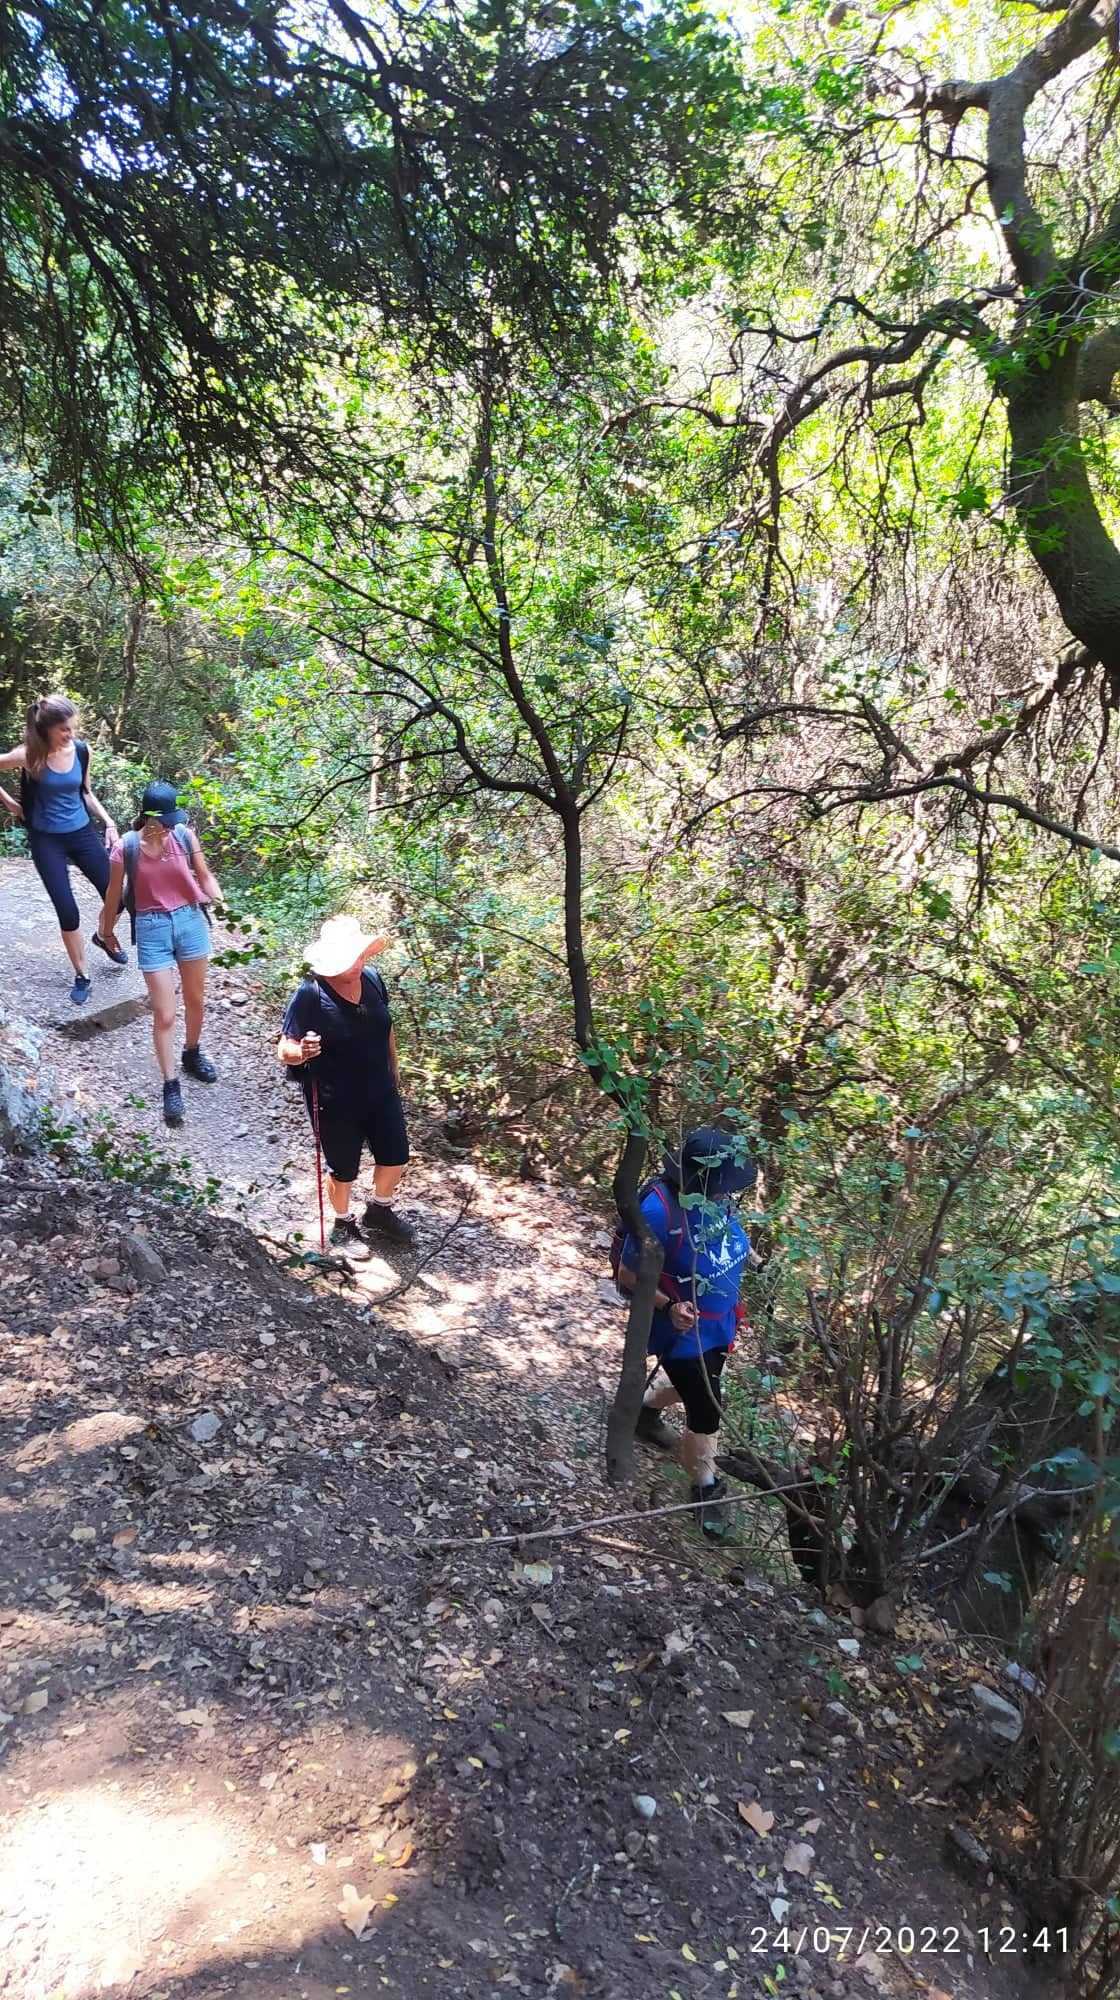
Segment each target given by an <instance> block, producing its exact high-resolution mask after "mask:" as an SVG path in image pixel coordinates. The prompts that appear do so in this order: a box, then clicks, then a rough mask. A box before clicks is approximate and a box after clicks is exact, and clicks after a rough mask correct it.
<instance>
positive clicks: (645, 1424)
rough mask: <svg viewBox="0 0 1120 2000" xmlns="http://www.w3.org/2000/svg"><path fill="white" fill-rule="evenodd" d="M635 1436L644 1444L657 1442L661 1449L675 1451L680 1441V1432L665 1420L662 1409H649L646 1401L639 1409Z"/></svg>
mask: <svg viewBox="0 0 1120 2000" xmlns="http://www.w3.org/2000/svg"><path fill="white" fill-rule="evenodd" d="M634 1436H635V1437H636V1438H638V1439H639V1441H640V1442H641V1443H642V1444H655V1445H656V1446H657V1448H658V1450H659V1451H674V1450H675V1449H676V1447H677V1445H678V1444H679V1443H680V1434H679V1432H677V1431H675V1430H674V1429H673V1426H672V1424H667V1423H666V1422H665V1419H664V1417H663V1416H662V1414H661V1412H660V1410H651V1409H648V1408H647V1406H646V1404H645V1403H643V1404H642V1407H641V1409H640V1410H639V1411H638V1421H637V1423H636V1424H635V1425H634Z"/></svg>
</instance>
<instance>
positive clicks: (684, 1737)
mask: <svg viewBox="0 0 1120 2000" xmlns="http://www.w3.org/2000/svg"><path fill="white" fill-rule="evenodd" d="M79 893H80V895H81V892H79ZM82 906H83V918H84V919H85V918H87V917H88V919H89V920H90V922H91V923H92V918H93V915H94V912H95V899H94V898H92V897H91V896H89V895H88V894H87V895H85V896H84V897H83V898H82ZM0 910H2V913H3V926H2V930H0V937H2V940H3V942H2V945H0V953H2V957H0V972H2V987H0V992H2V999H3V1009H4V1016H5V1021H6V1024H7V1025H6V1028H5V1030H4V1031H3V1033H2V1034H0V1061H4V1060H5V1040H4V1036H5V1035H6V1036H7V1038H8V1039H7V1051H8V1056H9V1057H11V1055H12V1053H13V1051H14V1053H15V1055H17V1056H18V1058H19V1065H21V1066H22V1073H23V1075H24V1076H25V1077H28V1076H31V1075H33V1076H34V1077H35V1079H36V1087H37V1090H38V1093H39V1094H40V1096H42V1097H44V1098H49V1099H50V1101H51V1103H52V1105H53V1106H54V1107H55V1108H54V1114H53V1115H54V1117H55V1118H56V1120H57V1121H60V1122H61V1123H63V1124H65V1123H67V1122H69V1121H74V1122H81V1123H82V1125H83V1126H84V1128H85V1130H86V1132H87V1133H89V1132H94V1133H96V1131H97V1129H98V1128H97V1124H96V1120H97V1117H98V1114H100V1113H102V1112H106V1111H107V1112H109V1113H110V1114H111V1115H112V1117H113V1119H114V1120H115V1121H116V1124H117V1127H118V1128H119V1130H118V1131H117V1132H116V1134H115V1136H114V1139H113V1144H114V1147H115V1149H116V1153H117V1156H118V1162H119V1158H120V1155H121V1154H122V1153H123V1154H124V1155H125V1156H128V1155H130V1154H131V1156H132V1157H133V1158H134V1159H135V1157H136V1156H137V1154H138V1153H141V1152H143V1150H144V1149H145V1148H147V1149H149V1151H150V1153H151V1155H152V1156H154V1157H155V1158H157V1159H168V1160H171V1161H173V1162H178V1161H180V1160H184V1159H185V1160H187V1161H188V1162H189V1168H190V1174H191V1177H192V1179H193V1180H194V1182H195V1183H196V1184H198V1185H201V1184H203V1183H205V1182H206V1181H207V1180H208V1179H213V1180H215V1181H217V1182H219V1183H220V1188H219V1189H218V1190H217V1202H216V1204H211V1205H210V1206H209V1207H205V1206H204V1207H199V1206H193V1207H192V1206H187V1205H184V1204H182V1203H180V1202H176V1201H175V1200H173V1199H170V1198H169V1195H168V1193H167V1192H166V1191H161V1190H160V1189H159V1188H157V1187H154V1186H152V1185H145V1173H146V1176H147V1179H148V1180H149V1181H150V1180H151V1179H152V1170H151V1168H150V1167H149V1168H148V1169H147V1170H142V1171H141V1178H140V1180H139V1181H137V1180H134V1179H130V1178H127V1177H124V1178H121V1177H118V1178H110V1179H108V1180H106V1179H104V1178H102V1177H101V1176H100V1175H99V1173H98V1172H97V1170H96V1166H95V1163H94V1162H92V1161H91V1160H90V1159H89V1157H88V1155H86V1154H84V1153H83V1152H82V1151H81V1150H80V1148H79V1149H78V1150H74V1149H73V1148H71V1149H70V1150H69V1151H68V1150H66V1149H65V1148H58V1147H55V1148H54V1149H53V1150H52V1151H48V1152H38V1153H35V1154H33V1155H31V1156H30V1157H27V1158H24V1157H20V1156H18V1155H13V1154H7V1155H5V1154H3V1153H0V1274H2V1278H3V1295H2V1300H0V1313H2V1320H0V1339H2V1353H3V1369H2V1375H0V1448H2V1451H3V1461H4V1467H5V1476H4V1483H3V1492H2V1494H0V1758H2V1787H0V1803H2V1805H3V1808H4V1811H3V1819H2V1822H0V1993H2V1994H3V1995H4V1996H5V2000H9V1996H10V2000H94V1996H97V1995H109V1996H114V1997H115V2000H126V1996H127V2000H219V1996H223V2000H224V1996H227V1995H239V1996H242V1995H244V1996H252V1997H253V2000H328V1996H346V1995H353V1996H373V1995H379V1994H384V1993H389V1994H398V1995H404V1996H411V1995H425V1996H427V1995H431V1996H437V2000H452V1996H472V2000H473V1996H484V1995H494V1994H497V1993H501V1992H504V1991H512V1992H514V1993H518V1994H524V1995H529V1996H534V1997H535V1996H560V1997H561V2000H571V1996H580V1995H585V1996H587V2000H646V1996H650V1995H653V1996H665V2000H715V1996H721V2000H747V1996H751V2000H754V1996H762V1995H765V1994H769V1995H775V1994H778V1995H782V1994H792V1995H799V1996H802V2000H834V1996H840V1995H845V1996H846V1995H851V1996H854V2000H866V1997H867V1996H876V1995H878V1996H883V2000H901V1996H913V1995H914V1994H916V1993H919V1994H925V1995H927V1996H929V2000H936V1996H939V1995H940V1996H941V2000H945V1996H948V2000H1020V1997H1021V1996H1022V2000H1025V1996H1027V1995H1036V1994H1038V1993H1040V1992H1041V1991H1042V1990H1043V1989H1044V1987H1045V1985H1046V1983H1047V1981H1048V1980H1049V1978H1050V1976H1051V1973H1052V1971H1053V1970H1054V1964H1053V1962H1052V1961H1049V1960H1045V1959H1044V1960H1042V1961H1039V1960H1036V1961H1035V1962H1034V1963H1027V1962H1026V1960H1025V1958H1024V1957H1023V1956H1022V1955H1021V1954H1020V1953H1019V1952H1018V1950H1016V1951H1015V1952H1013V1953H1006V1952H1005V1953H1003V1954H1001V1955H997V1956H996V1957H995V1959H994V1962H992V1961H990V1960H989V1958H988V1957H987V1956H986V1955H985V1951H984V1949H983V1939H982V1937H981V1927H982V1926H984V1927H987V1928H988V1929H989V1930H990V1932H991V1933H992V1937H993V1938H994V1937H995V1935H996V1933H997V1932H998V1931H999V1928H1000V1926H1001V1925H1007V1926H1011V1927H1012V1928H1013V1929H1014V1932H1015V1934H1016V1936H1017V1937H1021V1936H1022V1935H1023V1933H1024V1932H1025V1931H1026V1930H1027V1929H1028V1928H1030V1927H1032V1926H1033V1929H1037V1928H1038V1925H1037V1923H1036V1922H1035V1919H1034V1917H1033V1915H1032V1914H1030V1913H1029V1912H1028V1911H1027V1909H1026V1908H1025V1907H1024V1905H1023V1902H1022V1900H1021V1898H1020V1897H1019V1895H1018V1894H1017V1890H1016V1877H1015V1872H1014V1869H1013V1868H1012V1867H1011V1866H1009V1865H1008V1863H1007V1861H1006V1859H1000V1858H997V1855H996V1851H995V1848H996V1843H995V1838H994V1836H995V1835H996V1834H997V1833H999V1832H1001V1831H1002V1832H1003V1833H1004V1834H1006V1826H1005V1825H1003V1826H1002V1827H1001V1825H1000V1824H999V1823H997V1822H998V1820H999V1815H998V1813H997V1811H996V1808H994V1807H988V1806H983V1807H980V1806H979V1805H978V1802H977V1799H976V1797H975V1796H973V1795H972V1794H970V1793H969V1791H968V1790H967V1786H968V1784H969V1783H970V1782H972V1781H974V1779H975V1776H976V1771H977V1769H981V1770H982V1769H984V1768H985V1763H988V1764H990V1763H991V1762H992V1761H993V1759H994V1754H995V1753H994V1752H992V1750H991V1746H990V1745H989V1746H988V1751H987V1752H986V1753H984V1752H982V1751H981V1752H978V1747H977V1746H978V1735H977V1730H978V1717H979V1716H980V1715H982V1713H983V1708H982V1704H981V1703H980V1702H978V1701H977V1700H976V1698H975V1694H974V1690H975V1689H976V1688H977V1687H980V1688H984V1687H985V1686H986V1685H990V1686H991V1687H993V1688H994V1687H995V1679H994V1663H992V1662H986V1661H985V1660H984V1659H983V1658H982V1657H981V1655H980V1654H979V1653H978V1651H977V1650H976V1649H975V1648H971V1649H966V1648H965V1647H964V1646H963V1644H962V1642H961V1641H960V1640H959V1639H958V1638H957V1636H956V1635H955V1634H953V1633H951V1632H950V1631H949V1629H948V1628H947V1627H944V1626H942V1625H940V1623H939V1622H937V1621H934V1620H931V1619H929V1618H928V1617H925V1618H923V1617H922V1616H921V1615H920V1614H919V1613H915V1614H914V1618H913V1620H912V1622H911V1623H910V1624H909V1625H908V1624H907V1623H906V1621H905V1620H904V1621H903V1622H902V1624H901V1626H900V1631H899V1634H898V1635H896V1636H895V1637H894V1638H892V1639H889V1640H877V1639H874V1638H870V1637H868V1636H867V1635H861V1636H860V1638H856V1637H855V1636H854V1635H853V1632H852V1628H851V1626H850V1624H849V1623H847V1622H846V1621H845V1620H843V1619H841V1618H840V1617H838V1616H833V1615H832V1614H830V1613H829V1612H826V1611H824V1610H821V1609H820V1608H818V1607H816V1606H815V1605H813V1604H811V1603H809V1602H807V1601H806V1600H805V1598H804V1597H803V1596H799V1595H798V1594H797V1593H796V1592H795V1591H794V1590H793V1589H791V1588H790V1587H789V1585H788V1583H787V1582H785V1581H784V1580H783V1579H782V1574H781V1569H780V1566H777V1567H774V1566H771V1567H770V1569H769V1570H767V1556H766V1551H765V1549H764V1547H762V1546H761V1545H760V1543H759V1541H758V1540H757V1522H758V1521H759V1519H760V1518H762V1519H765V1518H766V1516H765V1514H764V1511H763V1510H762V1509H761V1508H760V1507H759V1506H758V1505H756V1506H755V1508H754V1509H753V1511H752V1513H751V1515H750V1517H749V1518H750V1519H751V1520H752V1522H754V1523H755V1524H756V1526H755V1527H752V1528H751V1529H750V1530H749V1532H748V1530H746V1529H741V1530H740V1531H739V1534H738V1536H737V1538H736V1539H735V1540H734V1541H732V1542H731V1543H729V1544H727V1545H724V1546H722V1547H719V1548H711V1547H709V1546H708V1545H707V1544H706V1543H705V1542H704V1541H703V1539H702V1538H701V1537H700V1536H699V1535H698V1534H697V1533H696V1532H695V1529H694V1528H693V1527H692V1525H691V1523H690V1521H689V1519H688V1517H687V1516H684V1517H681V1516H673V1515H668V1516H660V1515H658V1516H653V1517H651V1518H648V1519H643V1518H641V1510H642V1509H648V1508H650V1507H654V1506H666V1505H670V1504H673V1503H675V1502H676V1501H678V1500H681V1499H683V1498H685V1497H686V1493H685V1489H684V1487H683V1482H682V1480H681V1476H680V1475H679V1473H678V1472H677V1471H676V1469H675V1468H674V1467H672V1466H666V1465H665V1464H664V1463H663V1462H662V1461H660V1460H656V1459H654V1458H653V1457H652V1455H650V1456H648V1457H643V1469H642V1477H641V1479H640V1481H639V1483H638V1485H637V1486H636V1487H635V1488H634V1489H631V1490H630V1491H629V1492H627V1493H625V1494H621V1493H619V1492H618V1491H615V1490H611V1489H608V1488H607V1487H606V1486H605V1485H604V1483H603V1481H602V1477H601V1472H600V1465H601V1457H602V1436H603V1424H604V1417H605V1399H606V1397H607V1396H608V1395H609V1393H610V1391H611V1389H612V1388H613V1380H614V1372H615V1368H616V1364H617V1355H618V1348H619V1341H620V1336H621V1317H620V1313H619V1309H618V1307H617V1305H616V1304H614V1303H612V1302H611V1300H610V1296H609V1286H606V1285H604V1283H603V1266H604V1255H605V1252H604V1238H603V1221H602V1217H601V1216H598V1217H597V1216H594V1215H592V1214H590V1213H588V1211H587V1209H586V1207H585V1206H584V1205H583V1204H581V1202H580V1201H579V1200H578V1199H577V1198H576V1197H575V1196H574V1195H572V1194H571V1193H570V1192H569V1191H567V1190H564V1189H562V1188H559V1187H555V1186H544V1185H527V1184H523V1183H521V1182H518V1181H509V1182H506V1181H500V1180H498V1179H495V1178H494V1177H492V1176H490V1175H487V1174H485V1173H483V1172H481V1171H479V1170H478V1169H476V1168H475V1167H474V1166H473V1165H472V1164H471V1163H470V1162H469V1161H464V1160H450V1159H444V1158H439V1157H436V1156H435V1154H434V1153H433V1152H432V1151H431V1150H430V1148H429V1150H427V1151H425V1126H424V1121H423V1119H422V1118H417V1119H416V1120H415V1121H414V1131H415V1133H416V1135H417V1137H418V1140H419V1147H418V1150H419V1154H420V1157H419V1158H418V1159H417V1160H416V1162H415V1163H414V1165H413V1166H412V1167H411V1168H410V1169H409V1173H408V1176H407V1180H406V1183H405V1196H406V1199H405V1201H404V1203H403V1205H404V1206H405V1207H406V1208H407V1209H408V1211H409V1212H410V1213H411V1215H412V1217H413V1219H414V1220H415V1222H416V1224H417V1228H418V1232H419V1244H418V1250H417V1253H416V1255H414V1256H410V1258H409V1259H402V1260H400V1261H395V1262H392V1263H390V1262H388V1261H385V1260H381V1259H375V1260H374V1261H373V1262H372V1263H371V1264H370V1265H368V1266H365V1267H362V1268H361V1270H360V1272H359V1274H358V1275H357V1276H356V1277H355V1279H354V1281H353V1282H346V1281H345V1280H343V1279H340V1278H339V1277H338V1276H336V1275H335V1274H331V1273H327V1274H326V1275H322V1274H319V1275H314V1274H311V1273H309V1272H308V1271H307V1270H306V1269H302V1270H293V1269H289V1268H287V1266H286V1265H285V1263H284V1253H283V1250H282V1247H281V1246H282V1244H283V1243H284V1241H285V1240H287V1239H289V1238H290V1237H291V1235H292V1232H293V1231H294V1230H296V1229H301V1230H303V1231H304V1232H305V1233H306V1234H310V1233H311V1230H312V1227H313V1215H314V1201H315V1197H314V1185H313V1163H312V1158H311V1156H310V1149H309V1146H308V1141H307V1132H306V1126H305V1124H304V1120H303V1112H302V1105H301V1104H300V1101H299V1098H298V1093H297V1092H295V1091H294V1090H293V1089H292V1087H291V1086H290V1085H286V1084H285V1083H284V1081H283V1079H282V1078H281V1077H280V1076H279V1074H278V1071H277V1066H276V1064H275V1061H274V1057H273V1052H272V1051H273V1044H274V1041H275V1035H276V1030H277V1023H276V1020H275V1017H274V1014H273V1013H272V1012H271V1011H270V1010H269V1009H268V1008H266V1007H265V1006H264V1005H263V1003H262V1002H261V1001H260V1000H259V998H258V996H257V995H256V994H255V992H254V991H253V989H252V986H251V984H250V983H249V982H248V981H247V979H246V978H245V977H244V976H243V975H242V974H241V973H240V972H239V973H237V974H236V975H234V974H232V973H223V972H221V971H218V972H215V974H214V1004H213V1006H212V1009H211V1015H210V1020H211V1028H210V1030H209V1032H208V1034H207V1037H206V1041H205V1044H204V1045H205V1046H207V1048H208V1049H209V1051H210V1053H211V1054H212V1055H213V1056H214V1058H215V1060H216V1061H217V1063H218V1065H219V1068H220V1070H221V1080H220V1081H219V1083H218V1084H216V1085H214V1086H211V1087H209V1088H207V1087H203V1086H190V1087H189V1094H188V1097H187V1103H188V1123H187V1125H186V1126H185V1127H184V1128H183V1129H182V1131H180V1132H178V1133H168V1132H167V1131H166V1129H165V1128H164V1127H163V1126H162V1123H161V1122H160V1120H159V1117H158V1088H157V1083H156V1078H155V1072H154V1065H153V1062H152V1056H151V1046H150V1034H149V1027H148V1022H147V1018H146V1016H145V1015H144V1013H143V1012H142V1011H141V1009H140V1008H139V1006H138V1004H137V1003H138V1002H139V1001H140V999H141V997H142V983H141V982H140V980H139V977H138V975H137V974H136V972H135V970H134V969H133V968H132V967H130V968H128V969H124V970H121V971H116V970H113V969H110V968H108V967H107V965H105V963H104V961H102V962H101V963H100V964H97V965H95V966H93V967H92V968H91V970H92V972H93V977H94V982H95V984H94V995H93V999H92V1001H91V1003H90V1006H89V1008H88V1009H86V1010H84V1013H83V1015H82V1016H81V1017H79V1019H77V1020H76V1019H75V1016H76V1015H77V1013H78V1010H75V1009H73V1008H71V1006H70V1003H69V1000H68V998H67V991H68V984H69V981H68V979H67V977H66V969H65V964H64V961H63V958H62V953H61V950H60V947H59V944H58V940H57V934H56V933H55V932H54V929H53V926H52V924H51V921H50V915H49V910H48V909H47V906H46V902H45V898H44V897H43V894H42V891H41V890H40V888H39V885H38V883H37V881H36V880H35V878H34V876H33V874H32V872H31V870H30V868H29V867H28V866H27V864H26V863H23V862H20V861H4V862H2V863H0ZM402 1059H403V1066H404V1069H405V1077H406V1089H407V1049H404V1050H403V1051H402ZM186 1092H187V1087H186V1086H185V1094H186ZM137 1100H139V1101H137ZM432 1136H433V1137H434V1135H432ZM119 1171H120V1170H119V1165H118V1169H117V1172H118V1174H119ZM261 1238H264V1239H266V1240H265V1241H264V1242H263V1243H262V1240H261ZM390 1292H392V1293H394V1296H392V1297H391V1298H385V1296H384V1295H386V1294H388V1293H390ZM379 1301H383V1302H379ZM632 1510H633V1511H636V1512H638V1515H639V1517H638V1518H637V1519H632V1520H628V1521H624V1522H622V1523H618V1524H609V1525H605V1526H601V1527H599V1528H596V1529H592V1530H590V1531H588V1532H583V1533H579V1534H576V1535H572V1536H569V1537H567V1538H560V1537H559V1536H555V1537H553V1538H550V1539H544V1540H541V1539H536V1540H525V1539H520V1540H519V1541H515V1540H512V1539H507V1540H505V1541H502V1540H500V1539H499V1538H500V1537H503V1536H504V1537H507V1538H514V1537H519V1538H524V1537H525V1536H527V1535H532V1534H535V1533H537V1532H538V1531H539V1530H541V1529H542V1528H554V1529H558V1528H560V1527H563V1526H564V1525H566V1524H571V1523H576V1522H581V1521H585V1520H588V1519H589V1518H593V1517H598V1516H601V1515H610V1514H617V1513H621V1512H629V1511H632ZM752 1535H753V1536H755V1537H756V1538H755V1539H751V1536H752ZM449 1543H450V1544H452V1546H448V1545H447V1544H449ZM455 1544H460V1545H455ZM919 1652H920V1655H921V1670H920V1672H919V1671H917V1670H916V1669H915V1667H914V1664H913V1661H914V1658H915V1657H916V1654H917V1653H919ZM978 1754H979V1757H980V1761H979V1764H977V1756H978ZM1008 1818H1010V1819H1012V1820H1013V1818H1014V1815H1013V1813H1004V1814H1003V1820H1004V1821H1006V1820H1007V1819H1008ZM1006 1846H1007V1842H1006V1839H1004V1841H1003V1844H1002V1847H1001V1849H1000V1853H1001V1854H1004V1853H1005V1851H1006ZM989 1849H990V1851H989Z"/></svg>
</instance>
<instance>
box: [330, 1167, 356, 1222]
mask: <svg viewBox="0 0 1120 2000" xmlns="http://www.w3.org/2000/svg"><path fill="white" fill-rule="evenodd" d="M353 1187H354V1183H353V1181H336V1180H335V1177H334V1175H333V1174H328V1175H327V1200H328V1201H329V1202H330V1205H331V1207H332V1208H333V1210H334V1212H335V1214H336V1215H349V1213H350V1195H351V1192H352V1191H353Z"/></svg>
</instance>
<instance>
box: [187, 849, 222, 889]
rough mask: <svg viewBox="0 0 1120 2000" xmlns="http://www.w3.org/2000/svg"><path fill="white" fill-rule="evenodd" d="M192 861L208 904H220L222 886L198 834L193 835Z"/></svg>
mask: <svg viewBox="0 0 1120 2000" xmlns="http://www.w3.org/2000/svg"><path fill="white" fill-rule="evenodd" d="M191 860H192V861H193V862H194V872H195V874H196V875H197V877H198V886H199V888H200V889H201V890H202V893H203V895H204V896H205V898H206V900H207V902H208V903H220V902H221V900H222V890H221V884H220V883H219V881H218V878H217V876H216V875H215V873H214V871H213V869H212V868H211V866H210V864H209V862H208V861H207V859H206V856H205V855H204V853H203V852H202V849H201V847H200V846H199V844H198V835H197V833H194V832H192V833H191Z"/></svg>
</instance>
